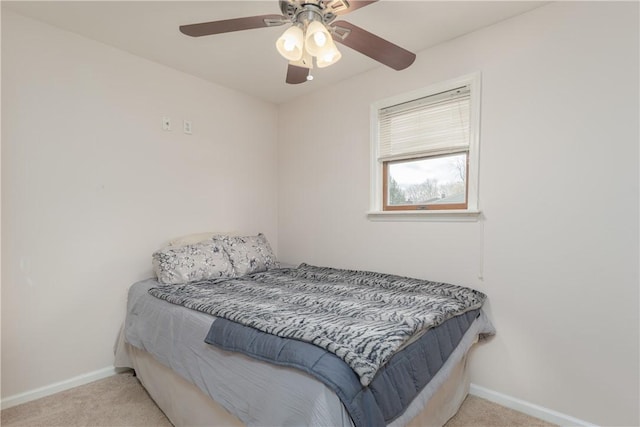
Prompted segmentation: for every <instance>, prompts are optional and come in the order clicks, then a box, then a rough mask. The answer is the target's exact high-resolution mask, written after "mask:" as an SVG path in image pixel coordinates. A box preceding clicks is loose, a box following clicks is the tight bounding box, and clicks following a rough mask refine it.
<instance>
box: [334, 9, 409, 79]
mask: <svg viewBox="0 0 640 427" xmlns="http://www.w3.org/2000/svg"><path fill="white" fill-rule="evenodd" d="M331 26H332V27H339V28H340V29H345V30H349V31H348V35H347V36H346V37H345V38H344V39H341V38H340V37H334V38H333V40H334V41H336V42H338V43H341V44H343V45H345V46H347V47H350V48H351V49H353V50H357V51H358V52H360V53H362V54H364V55H367V56H368V57H369V58H371V59H375V60H376V61H378V62H380V63H382V64H384V65H387V66H389V67H391V68H393V69H394V70H398V71H399V70H404V69H405V68H407V67H408V66H409V65H411V64H413V61H415V59H416V54H415V53H412V52H409V51H408V50H406V49H403V48H401V47H400V46H397V45H395V44H393V43H391V42H389V41H387V40H385V39H383V38H380V37H378V36H376V35H375V34H371V33H370V32H368V31H366V30H363V29H362V28H360V27H357V26H355V25H353V24H351V23H349V22H346V21H337V22H334V23H333V24H332V25H331Z"/></svg>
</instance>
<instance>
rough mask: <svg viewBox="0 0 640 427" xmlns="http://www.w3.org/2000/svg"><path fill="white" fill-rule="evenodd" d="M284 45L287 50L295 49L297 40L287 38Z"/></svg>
mask: <svg viewBox="0 0 640 427" xmlns="http://www.w3.org/2000/svg"><path fill="white" fill-rule="evenodd" d="M282 47H283V48H284V50H286V51H287V52H291V51H292V50H293V49H295V48H296V41H295V40H292V39H287V40H285V41H284V43H283V45H282Z"/></svg>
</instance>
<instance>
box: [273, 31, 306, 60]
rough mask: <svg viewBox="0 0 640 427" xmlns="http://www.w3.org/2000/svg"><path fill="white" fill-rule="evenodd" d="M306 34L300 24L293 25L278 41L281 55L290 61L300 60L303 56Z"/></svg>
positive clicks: (277, 46) (277, 44) (277, 47)
mask: <svg viewBox="0 0 640 427" xmlns="http://www.w3.org/2000/svg"><path fill="white" fill-rule="evenodd" d="M303 43H304V34H303V32H302V28H300V27H299V26H298V25H293V26H291V27H290V28H289V29H288V30H287V31H285V32H284V33H283V34H282V35H281V36H280V38H279V39H278V40H277V41H276V49H278V52H279V53H280V55H282V56H283V57H284V58H286V59H288V60H289V61H298V60H300V58H302V53H303V52H302V51H303Z"/></svg>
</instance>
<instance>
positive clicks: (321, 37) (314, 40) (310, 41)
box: [304, 21, 333, 56]
mask: <svg viewBox="0 0 640 427" xmlns="http://www.w3.org/2000/svg"><path fill="white" fill-rule="evenodd" d="M331 43H333V40H332V39H331V34H329V31H328V30H327V27H325V26H324V24H323V23H322V22H320V21H312V22H311V23H310V24H309V26H308V27H307V33H306V35H305V40H304V47H305V49H306V50H307V52H309V53H310V54H311V55H312V56H318V55H320V54H321V53H322V50H323V49H326V47H327V46H328V45H329V44H331Z"/></svg>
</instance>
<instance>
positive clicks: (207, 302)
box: [149, 264, 486, 386]
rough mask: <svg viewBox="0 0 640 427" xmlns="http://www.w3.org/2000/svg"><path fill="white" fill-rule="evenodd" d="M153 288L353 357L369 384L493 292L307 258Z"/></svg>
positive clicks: (182, 302) (177, 301)
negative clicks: (402, 352) (293, 264)
mask: <svg viewBox="0 0 640 427" xmlns="http://www.w3.org/2000/svg"><path fill="white" fill-rule="evenodd" d="M149 293H150V294H152V295H154V296H156V297H158V298H161V299H164V300H166V301H168V302H171V303H174V304H180V305H183V306H185V307H187V308H190V309H194V310H199V311H202V312H205V313H209V314H212V315H214V316H217V317H221V318H225V319H228V320H231V321H233V322H237V323H239V324H242V325H245V326H250V327H252V328H255V329H257V330H260V331H262V332H266V333H269V334H273V335H276V336H279V337H282V338H291V339H296V340H300V341H304V342H307V343H310V344H314V345H316V346H318V347H321V348H323V349H325V350H327V351H329V352H331V353H333V354H335V355H336V356H337V357H339V358H340V359H342V360H343V361H344V362H345V363H347V364H348V365H349V366H350V367H351V369H353V371H354V372H355V373H356V374H357V375H358V377H359V379H360V383H361V384H362V385H363V386H367V385H369V384H370V382H371V380H372V379H373V377H374V376H375V375H376V373H377V372H378V370H379V369H380V367H381V366H383V365H384V364H385V363H387V362H388V361H389V359H390V358H391V357H392V356H393V355H394V354H395V353H396V352H397V351H398V349H400V348H401V347H403V346H404V345H406V344H407V343H408V342H409V340H412V339H416V338H418V337H419V336H420V335H421V334H423V333H424V332H425V331H427V330H428V329H430V328H433V327H435V326H437V325H439V324H441V323H442V322H444V321H445V320H447V319H449V318H451V317H454V316H457V315H459V314H462V313H465V312H467V311H470V310H473V309H476V308H480V307H481V306H482V303H483V302H484V300H485V298H486V296H485V295H484V294H482V293H480V292H478V291H474V290H472V289H468V288H464V287H460V286H455V285H450V284H445V283H435V282H429V281H425V280H419V279H411V278H406V277H399V276H393V275H386V274H380V273H373V272H365V271H353V270H338V269H331V268H322V267H314V266H310V265H306V264H302V265H301V266H300V267H299V268H296V269H277V270H269V271H265V272H261V273H254V274H251V275H248V276H244V277H240V278H235V279H226V280H215V281H206V282H196V283H190V284H186V285H180V286H175V285H168V286H160V287H157V288H154V289H151V290H150V291H149Z"/></svg>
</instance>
